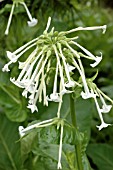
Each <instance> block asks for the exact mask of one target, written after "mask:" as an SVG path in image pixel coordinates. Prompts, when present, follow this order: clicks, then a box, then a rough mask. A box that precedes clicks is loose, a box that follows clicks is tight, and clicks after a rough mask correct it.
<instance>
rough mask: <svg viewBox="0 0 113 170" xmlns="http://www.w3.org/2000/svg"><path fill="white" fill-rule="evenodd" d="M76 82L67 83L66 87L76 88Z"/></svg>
mask: <svg viewBox="0 0 113 170" xmlns="http://www.w3.org/2000/svg"><path fill="white" fill-rule="evenodd" d="M74 86H75V82H74V81H69V82H68V83H65V87H74Z"/></svg>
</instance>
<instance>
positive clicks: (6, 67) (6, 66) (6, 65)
mask: <svg viewBox="0 0 113 170" xmlns="http://www.w3.org/2000/svg"><path fill="white" fill-rule="evenodd" d="M2 71H3V72H5V71H6V72H9V71H10V69H9V65H8V64H5V65H4V67H3V68H2Z"/></svg>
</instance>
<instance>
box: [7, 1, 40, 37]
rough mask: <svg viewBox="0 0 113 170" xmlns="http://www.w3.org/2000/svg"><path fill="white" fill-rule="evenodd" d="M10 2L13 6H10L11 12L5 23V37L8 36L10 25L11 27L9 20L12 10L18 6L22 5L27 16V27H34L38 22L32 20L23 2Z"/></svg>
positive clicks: (34, 19)
mask: <svg viewBox="0 0 113 170" xmlns="http://www.w3.org/2000/svg"><path fill="white" fill-rule="evenodd" d="M12 1H13V4H12V8H11V12H10V15H9V20H8V23H7V28H6V30H5V35H8V33H9V28H10V25H11V20H12V16H13V12H14V8H15V7H18V5H19V4H21V5H23V6H24V8H25V10H26V12H27V15H28V18H29V21H27V23H28V26H29V27H33V26H35V25H36V24H37V22H38V20H37V19H36V18H33V17H32V16H31V13H30V11H29V9H28V7H27V5H26V3H25V2H24V0H12Z"/></svg>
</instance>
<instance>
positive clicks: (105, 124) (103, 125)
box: [96, 121, 112, 131]
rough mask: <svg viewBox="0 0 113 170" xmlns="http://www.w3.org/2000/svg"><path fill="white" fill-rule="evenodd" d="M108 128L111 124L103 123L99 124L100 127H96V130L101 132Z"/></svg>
mask: <svg viewBox="0 0 113 170" xmlns="http://www.w3.org/2000/svg"><path fill="white" fill-rule="evenodd" d="M108 126H112V125H111V124H108V123H105V122H104V121H103V122H102V123H101V125H100V126H96V127H97V128H98V130H99V131H100V130H102V129H103V128H106V127H108Z"/></svg>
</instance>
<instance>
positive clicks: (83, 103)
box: [75, 98, 92, 137]
mask: <svg viewBox="0 0 113 170" xmlns="http://www.w3.org/2000/svg"><path fill="white" fill-rule="evenodd" d="M75 110H76V114H77V123H78V127H79V130H80V131H82V132H86V133H87V135H88V137H90V130H91V120H92V103H91V100H83V99H82V98H78V99H77V101H76V102H75Z"/></svg>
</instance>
